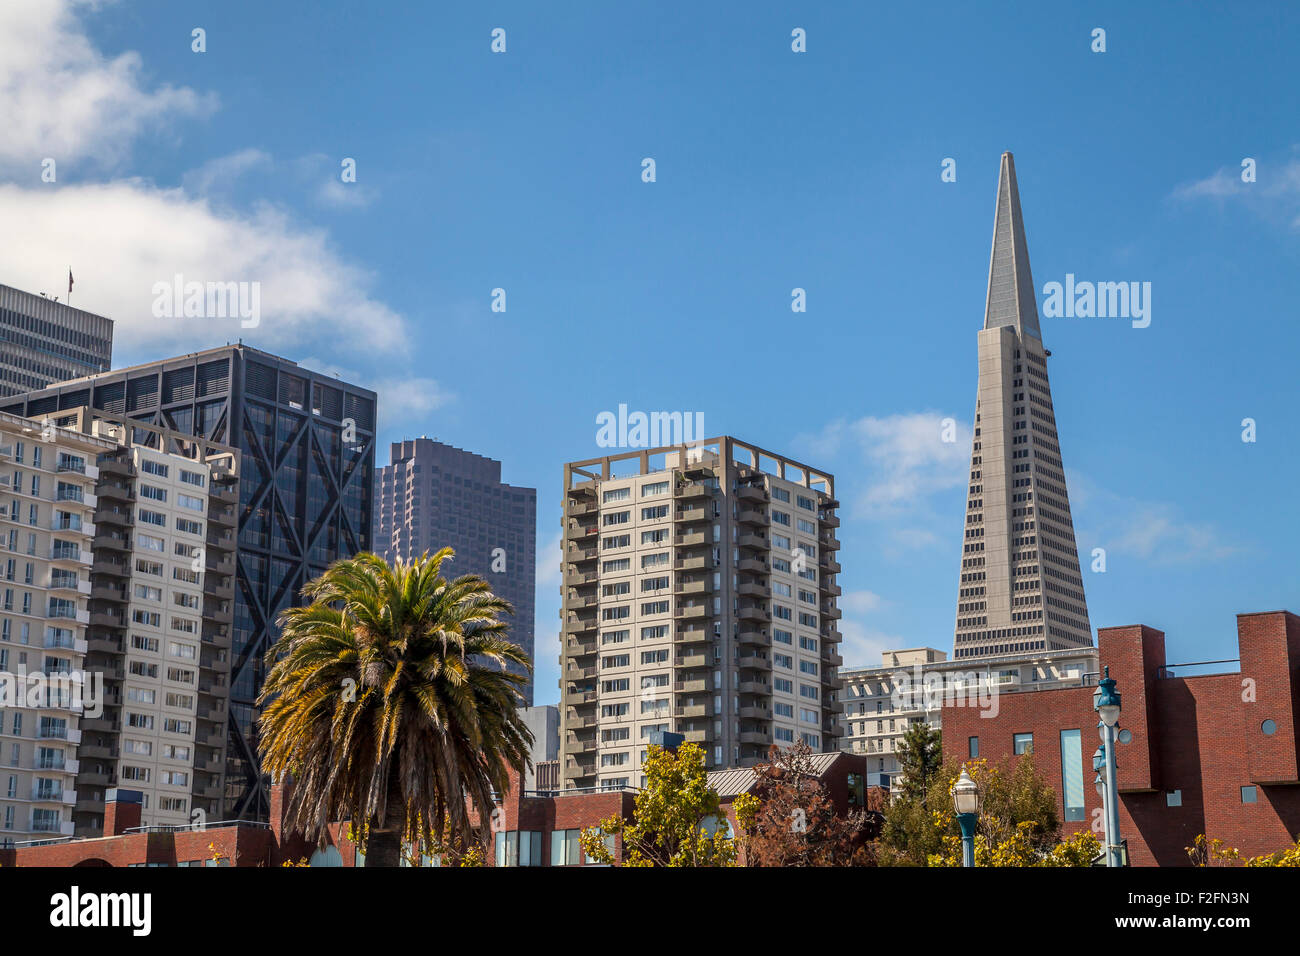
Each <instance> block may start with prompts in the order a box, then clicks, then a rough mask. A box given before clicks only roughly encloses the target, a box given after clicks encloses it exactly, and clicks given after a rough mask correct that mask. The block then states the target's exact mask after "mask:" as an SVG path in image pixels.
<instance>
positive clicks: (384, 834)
mask: <svg viewBox="0 0 1300 956" xmlns="http://www.w3.org/2000/svg"><path fill="white" fill-rule="evenodd" d="M401 863H402V838H401V834H400V833H399V832H398V831H397V830H375V829H373V828H372V829H371V831H370V833H369V835H368V839H367V840H366V867H367V868H368V867H372V866H400V865H401Z"/></svg>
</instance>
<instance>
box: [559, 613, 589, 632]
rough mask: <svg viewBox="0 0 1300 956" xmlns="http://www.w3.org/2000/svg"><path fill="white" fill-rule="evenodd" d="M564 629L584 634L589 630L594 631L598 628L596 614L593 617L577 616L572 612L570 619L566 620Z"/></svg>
mask: <svg viewBox="0 0 1300 956" xmlns="http://www.w3.org/2000/svg"><path fill="white" fill-rule="evenodd" d="M564 629H565V630H566V631H568V632H569V633H570V634H584V633H586V632H587V631H594V630H595V629H596V618H595V616H594V615H593V616H592V617H576V616H574V615H572V614H570V615H569V618H568V620H567V621H565V622H564Z"/></svg>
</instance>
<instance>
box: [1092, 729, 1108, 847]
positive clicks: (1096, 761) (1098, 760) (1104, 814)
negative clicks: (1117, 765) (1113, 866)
mask: <svg viewBox="0 0 1300 956" xmlns="http://www.w3.org/2000/svg"><path fill="white" fill-rule="evenodd" d="M1097 730H1098V732H1099V734H1100V736H1101V737H1102V738H1103V739H1105V736H1106V725H1105V724H1103V723H1102V722H1101V721H1100V720H1099V721H1097ZM1092 769H1093V771H1094V772H1095V773H1096V776H1095V777H1094V778H1093V781H1092V782H1093V785H1094V786H1096V788H1097V796H1099V797H1101V829H1102V835H1101V838H1102V846H1103V847H1108V846H1110V799H1109V797H1108V795H1107V793H1106V745H1105V744H1102V745H1101V746H1100V747H1098V748H1097V749H1096V750H1095V751H1094V752H1093V755H1092ZM1104 859H1105V860H1106V865H1107V866H1110V854H1109V853H1105V854H1104Z"/></svg>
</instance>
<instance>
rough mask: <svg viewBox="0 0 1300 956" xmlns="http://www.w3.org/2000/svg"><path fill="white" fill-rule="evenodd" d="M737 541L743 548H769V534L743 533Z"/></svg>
mask: <svg viewBox="0 0 1300 956" xmlns="http://www.w3.org/2000/svg"><path fill="white" fill-rule="evenodd" d="M736 543H737V544H738V545H740V546H741V547H742V548H757V549H758V550H760V551H766V550H767V549H768V543H767V535H764V534H742V535H741V536H740V538H739V539H738V540H737V541H736Z"/></svg>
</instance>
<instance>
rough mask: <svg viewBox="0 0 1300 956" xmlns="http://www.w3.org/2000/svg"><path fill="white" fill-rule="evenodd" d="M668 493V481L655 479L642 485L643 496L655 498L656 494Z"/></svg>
mask: <svg viewBox="0 0 1300 956" xmlns="http://www.w3.org/2000/svg"><path fill="white" fill-rule="evenodd" d="M666 494H668V482H666V481H654V482H651V483H650V484H647V485H642V486H641V497H642V498H653V497H654V496H655V495H666Z"/></svg>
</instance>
